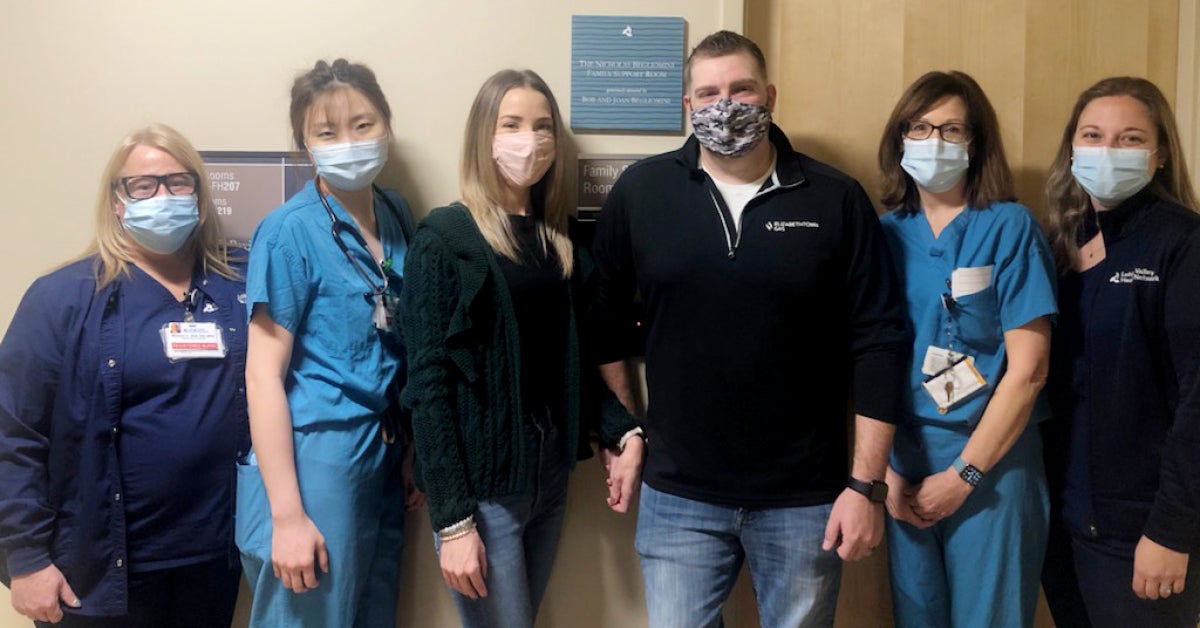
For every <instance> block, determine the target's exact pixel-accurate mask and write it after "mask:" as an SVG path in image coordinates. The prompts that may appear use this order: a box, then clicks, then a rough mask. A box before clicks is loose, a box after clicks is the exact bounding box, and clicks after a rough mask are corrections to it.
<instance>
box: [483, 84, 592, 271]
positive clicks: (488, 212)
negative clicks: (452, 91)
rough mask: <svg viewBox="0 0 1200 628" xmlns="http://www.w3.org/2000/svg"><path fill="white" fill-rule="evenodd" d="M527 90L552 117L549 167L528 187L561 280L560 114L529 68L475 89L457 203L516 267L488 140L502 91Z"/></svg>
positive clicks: (564, 209) (567, 245) (566, 243)
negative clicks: (535, 94)
mask: <svg viewBox="0 0 1200 628" xmlns="http://www.w3.org/2000/svg"><path fill="white" fill-rule="evenodd" d="M517 87H527V88H529V89H533V90H537V91H538V92H540V93H541V94H542V95H543V96H545V97H546V101H547V102H549V103H550V113H551V115H552V117H553V118H554V145H555V155H554V163H553V164H552V165H551V166H550V169H549V170H547V171H546V174H545V175H544V176H543V177H542V178H541V180H540V181H538V182H537V183H534V184H533V187H532V189H530V198H531V201H532V205H533V206H532V207H531V208H530V210H531V211H532V212H534V213H535V214H537V213H540V215H541V218H542V230H541V240H542V243H543V246H546V245H549V246H550V247H552V248H553V249H554V252H555V254H556V255H557V256H558V260H559V263H560V264H561V265H562V269H563V277H570V276H571V271H572V267H573V257H572V248H571V239H570V237H568V235H567V221H568V218H569V216H570V208H569V207H568V206H567V199H566V177H567V174H566V158H565V157H564V156H563V153H564V152H565V151H564V150H563V149H564V145H565V143H566V142H565V141H564V140H565V137H564V136H565V134H566V132H565V131H564V130H563V125H562V116H561V115H560V114H559V112H558V103H557V102H555V100H554V94H552V93H550V88H549V87H548V86H547V85H546V82H545V81H543V80H542V77H540V76H538V75H537V73H536V72H534V71H533V70H501V71H499V72H497V73H495V74H493V75H492V76H491V78H489V79H488V80H487V81H485V82H484V83H483V87H480V88H479V93H478V94H477V95H476V96H475V102H474V103H472V104H471V113H470V114H469V115H468V116H467V130H466V134H465V138H464V141H463V155H462V173H461V179H460V182H459V183H460V186H461V188H462V189H461V192H462V201H463V204H464V205H466V206H467V209H468V210H470V212H471V217H472V218H474V219H475V224H476V225H478V226H479V231H480V232H481V233H482V234H483V239H484V240H486V241H487V243H488V245H490V246H491V247H492V249H493V250H495V251H496V253H498V254H500V255H502V256H504V257H506V258H508V259H510V260H512V261H513V262H516V263H520V259H519V255H518V253H519V251H520V246H519V245H518V243H517V241H516V238H515V237H514V236H513V233H512V227H511V226H510V225H509V222H508V218H507V216H506V215H505V212H504V209H503V208H501V207H500V199H501V189H502V187H501V185H502V183H501V180H500V176H501V175H500V173H499V171H498V169H497V167H496V162H495V161H494V160H493V159H492V139H493V137H494V136H495V134H496V116H497V115H498V114H499V111H500V101H502V100H503V99H504V95H505V94H507V93H508V90H510V89H513V88H517Z"/></svg>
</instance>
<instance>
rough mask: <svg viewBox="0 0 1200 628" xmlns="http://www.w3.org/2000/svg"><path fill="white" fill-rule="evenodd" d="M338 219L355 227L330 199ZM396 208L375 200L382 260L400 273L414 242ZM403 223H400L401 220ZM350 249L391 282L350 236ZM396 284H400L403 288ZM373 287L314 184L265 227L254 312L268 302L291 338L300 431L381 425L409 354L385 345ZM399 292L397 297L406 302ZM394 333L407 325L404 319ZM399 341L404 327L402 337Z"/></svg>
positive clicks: (254, 264) (255, 263)
mask: <svg viewBox="0 0 1200 628" xmlns="http://www.w3.org/2000/svg"><path fill="white" fill-rule="evenodd" d="M325 198H326V200H328V202H329V206H330V208H331V209H332V210H333V212H334V215H335V216H337V217H338V218H339V219H340V220H342V221H344V222H346V223H349V225H350V227H349V228H351V229H353V228H354V226H353V225H354V220H353V219H352V218H351V217H350V214H349V213H347V212H346V210H345V209H343V208H342V206H341V205H340V204H339V203H338V201H337V198H335V197H334V196H333V195H332V194H329V195H326V197H325ZM390 199H391V201H392V206H394V207H395V208H396V210H397V211H396V212H393V211H391V210H390V209H389V206H388V204H387V203H386V202H385V200H384V199H383V198H382V197H381V196H380V194H379V193H378V192H377V193H376V196H375V218H376V222H377V224H378V232H379V235H380V241H381V243H382V245H383V252H384V259H385V260H391V261H392V264H390V265H389V266H390V268H391V272H393V273H395V275H396V278H398V277H400V276H401V274H402V269H401V267H402V265H403V261H404V255H405V253H406V252H407V249H408V243H407V242H406V241H405V238H404V233H405V231H404V229H403V228H402V227H401V224H400V220H406V219H407V218H406V217H407V212H408V207H407V205H405V203H404V202H403V200H401V199H400V198H399V196H396V195H394V194H393V195H390ZM397 214H399V215H397ZM341 237H342V241H343V242H344V243H345V244H346V248H347V250H348V251H349V254H350V255H353V256H354V259H355V261H356V262H357V263H358V266H359V268H360V269H362V270H365V271H366V273H367V274H368V276H369V277H371V279H372V281H373V282H374V284H375V285H376V286H378V285H382V283H383V277H382V275H380V270H379V267H378V266H377V265H376V263H375V261H373V260H372V259H371V255H370V253H369V252H368V251H367V250H366V249H365V248H364V247H363V246H362V245H360V244H359V243H358V242H357V241H356V239H355V238H354V237H353V236H352V235H351V234H349V233H346V232H343V233H342V235H341ZM396 278H393V280H392V283H399V282H398V281H396ZM371 288H372V286H368V285H367V282H366V281H365V280H364V279H363V277H362V276H361V275H359V273H358V272H357V271H356V270H355V269H354V266H353V265H352V264H351V263H350V260H349V259H348V258H347V256H346V254H345V253H343V252H342V249H341V248H340V247H339V246H338V244H337V242H335V241H334V236H333V232H332V221H331V220H330V218H329V214H328V213H327V212H326V211H325V208H324V206H323V205H322V203H321V199H320V197H319V196H318V194H317V190H316V187H315V186H314V184H313V182H312V181H309V182H308V184H307V185H306V186H305V187H304V189H303V190H301V191H300V192H298V193H297V194H296V195H295V196H293V197H292V198H290V199H288V201H287V202H286V203H284V204H283V206H281V207H279V208H278V209H276V210H275V211H273V212H271V214H270V215H268V216H267V217H266V218H265V219H263V221H262V222H261V223H260V224H259V226H258V228H257V229H256V230H255V232H254V238H253V240H251V245H250V264H249V269H248V270H247V273H246V308H247V311H248V314H253V311H254V306H255V305H257V304H259V303H262V304H265V305H266V307H267V311H268V313H269V314H270V316H271V319H272V320H274V321H275V322H276V323H278V324H279V325H280V326H282V327H283V328H284V329H286V330H288V331H289V332H291V334H292V338H293V344H292V359H291V364H290V368H289V369H288V374H287V379H286V380H285V383H284V387H285V390H286V392H287V398H288V406H289V408H290V409H291V413H292V425H293V427H294V428H296V429H298V430H304V429H306V428H313V427H319V426H320V424H321V423H323V422H330V421H334V422H336V421H347V420H358V419H366V418H374V417H377V416H379V414H380V413H382V412H383V410H384V409H385V408H386V407H387V388H388V386H389V385H390V384H391V383H392V380H393V378H394V377H395V376H396V374H397V373H398V372H401V371H402V369H403V368H404V352H403V348H402V347H397V346H395V345H394V344H389V345H387V346H385V342H384V341H383V337H382V335H383V333H384V332H381V331H379V330H377V329H376V328H375V325H374V323H373V320H372V316H373V314H374V304H373V302H372V301H371V300H369V299H367V298H366V297H365V296H364V293H366V292H368V291H370V290H371ZM399 289H400V286H399V285H393V286H391V289H390V290H389V292H392V291H394V292H395V293H396V294H399ZM394 324H395V325H397V326H398V325H399V324H400V323H399V317H396V320H395V323H394ZM395 334H396V337H399V329H398V327H397V328H396V329H395Z"/></svg>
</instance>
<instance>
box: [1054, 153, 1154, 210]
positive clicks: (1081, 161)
mask: <svg viewBox="0 0 1200 628" xmlns="http://www.w3.org/2000/svg"><path fill="white" fill-rule="evenodd" d="M1071 174H1073V175H1075V180H1076V181H1078V182H1079V185H1080V186H1082V187H1083V189H1084V190H1085V191H1087V193H1088V194H1090V195H1091V197H1092V198H1094V199H1096V200H1097V201H1099V202H1100V204H1102V205H1104V206H1106V207H1115V206H1117V205H1120V204H1121V201H1124V200H1125V199H1127V198H1129V197H1130V196H1133V195H1134V194H1137V193H1138V192H1140V191H1141V190H1142V188H1144V187H1146V185H1147V184H1149V183H1150V179H1152V178H1154V176H1153V175H1152V174H1151V173H1150V151H1149V150H1146V149H1145V148H1109V147H1108V146H1075V147H1074V153H1073V155H1072V157H1071Z"/></svg>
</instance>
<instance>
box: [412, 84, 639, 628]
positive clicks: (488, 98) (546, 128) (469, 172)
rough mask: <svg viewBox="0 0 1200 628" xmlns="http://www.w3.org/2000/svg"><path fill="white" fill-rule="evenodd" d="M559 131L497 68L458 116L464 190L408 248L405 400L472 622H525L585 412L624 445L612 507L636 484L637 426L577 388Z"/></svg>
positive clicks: (542, 576) (582, 373)
mask: <svg viewBox="0 0 1200 628" xmlns="http://www.w3.org/2000/svg"><path fill="white" fill-rule="evenodd" d="M564 133H565V131H564V129H563V126H562V123H561V117H560V115H559V112H558V105H557V104H556V103H555V101H554V96H553V95H552V94H551V93H550V89H549V88H548V87H547V86H546V84H545V82H543V81H542V79H541V77H539V76H538V75H537V74H535V73H534V72H532V71H529V70H525V71H515V70H504V71H501V72H498V73H497V74H495V75H493V76H492V77H491V78H489V79H488V80H487V82H485V83H484V85H483V87H482V88H481V89H480V91H479V94H478V95H477V96H476V98H475V102H474V104H473V105H472V107H471V112H470V115H469V117H468V120H467V129H466V138H465V142H464V150H463V160H462V174H461V187H462V202H461V203H455V204H453V205H450V206H448V207H441V208H438V209H435V210H434V211H433V212H431V213H430V214H429V216H428V217H427V218H426V219H425V220H424V221H423V222H422V223H421V226H420V227H419V228H418V229H417V233H416V235H415V236H414V238H413V241H412V243H411V244H410V245H409V252H408V258H407V261H406V266H405V273H404V275H405V286H404V293H403V298H402V300H403V310H404V315H403V316H404V325H403V329H404V333H405V339H406V345H407V349H408V369H409V375H408V384H407V387H406V389H405V392H404V398H405V401H406V404H407V405H408V406H410V407H411V408H412V422H413V434H414V438H415V447H416V455H417V464H418V467H419V470H418V471H417V478H418V482H419V483H420V484H421V485H422V487H423V488H424V490H425V492H426V495H427V503H428V504H429V510H430V514H431V517H432V519H433V528H434V529H435V530H437V539H436V543H437V547H438V553H439V556H440V562H441V568H442V577H443V579H444V580H445V581H446V584H447V585H448V586H450V587H451V589H452V590H453V595H454V601H455V605H456V606H457V608H458V611H459V616H460V617H461V619H462V621H463V625H464V626H468V627H474V626H504V627H521V626H532V625H533V621H534V617H535V616H536V614H537V608H538V605H539V603H540V602H541V598H542V594H543V593H544V591H545V589H546V584H547V582H548V580H549V576H550V568H551V566H552V565H553V562H554V555H555V552H556V550H557V547H558V540H559V536H560V533H561V530H562V522H563V515H564V511H565V507H566V489H567V472H568V471H569V470H570V468H571V467H572V466H573V465H574V463H575V461H576V460H577V459H579V458H580V457H583V456H586V455H590V449H589V448H588V445H587V433H586V431H587V430H585V429H581V425H587V424H588V423H593V422H592V421H586V420H585V418H586V417H587V416H588V415H589V414H592V415H594V414H596V413H597V412H598V413H599V415H600V416H599V420H598V421H595V422H594V423H596V424H597V425H598V427H599V433H600V440H601V444H602V445H603V446H605V447H607V448H609V449H612V450H615V451H616V452H619V453H615V454H614V455H615V457H614V458H613V460H612V462H611V463H610V465H609V469H610V477H609V484H610V491H609V492H610V499H609V503H610V505H611V506H612V507H613V509H614V510H617V511H624V510H625V509H626V508H627V507H628V504H629V502H630V501H631V500H632V499H633V496H634V495H635V494H636V486H637V480H638V469H639V466H640V463H641V459H642V453H643V452H642V448H643V446H644V444H643V442H642V439H641V438H640V429H639V428H638V427H637V423H636V422H635V420H634V418H633V417H632V416H631V415H630V414H629V413H628V412H627V411H626V409H625V408H624V407H623V406H621V404H620V403H618V402H617V401H616V400H615V398H613V397H612V396H611V395H606V396H605V397H603V400H601V397H600V393H599V392H598V391H599V390H601V387H598V386H597V387H593V386H583V385H582V384H581V382H584V381H587V382H591V381H592V380H593V379H594V375H595V369H594V368H593V366H592V365H591V364H590V363H589V362H587V361H586V359H584V358H581V355H582V354H584V353H585V352H583V351H582V350H581V342H580V335H579V328H580V325H581V320H580V318H581V314H582V313H583V308H582V307H581V306H580V305H578V304H579V301H580V299H579V297H581V296H582V295H581V293H582V288H581V285H582V279H581V275H582V269H581V268H580V267H581V264H580V261H579V256H578V255H577V252H576V251H575V250H574V249H573V247H572V245H571V241H570V239H569V238H568V234H567V230H568V218H569V217H568V206H567V202H566V198H565V193H564V185H563V184H564V179H565V177H566V172H565V166H564V159H563V156H562V153H561V151H559V150H558V146H559V145H560V144H561V141H562V139H563V136H564ZM604 390H605V392H606V389H604ZM593 391H597V392H595V394H592V393H593Z"/></svg>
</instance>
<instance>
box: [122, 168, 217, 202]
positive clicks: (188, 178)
mask: <svg viewBox="0 0 1200 628" xmlns="http://www.w3.org/2000/svg"><path fill="white" fill-rule="evenodd" d="M118 184H119V185H120V186H121V188H122V189H123V190H124V191H125V196H127V197H129V199H130V200H134V201H140V200H144V199H147V198H151V197H152V196H154V195H155V194H158V188H160V187H162V186H164V185H165V186H167V192H170V193H171V194H180V195H182V194H195V193H196V186H198V185H199V184H200V178H199V177H197V176H196V175H195V173H191V172H172V173H171V174H161V175H155V174H142V175H136V176H132V177H122V178H120V179H117V181H116V183H115V184H114V185H118Z"/></svg>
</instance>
